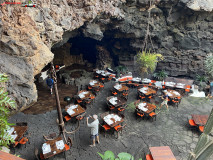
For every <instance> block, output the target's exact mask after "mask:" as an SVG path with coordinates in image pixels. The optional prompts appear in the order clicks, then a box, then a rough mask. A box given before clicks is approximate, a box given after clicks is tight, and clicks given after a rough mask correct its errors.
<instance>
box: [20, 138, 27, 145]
mask: <svg viewBox="0 0 213 160" xmlns="http://www.w3.org/2000/svg"><path fill="white" fill-rule="evenodd" d="M27 142H28V138H27V137H23V138H22V139H21V140H20V141H19V143H20V144H26V143H27Z"/></svg>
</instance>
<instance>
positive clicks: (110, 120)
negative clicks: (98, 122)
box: [103, 113, 124, 127]
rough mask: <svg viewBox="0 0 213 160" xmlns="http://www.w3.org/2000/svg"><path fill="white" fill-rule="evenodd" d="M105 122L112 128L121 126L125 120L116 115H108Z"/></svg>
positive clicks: (104, 118)
mask: <svg viewBox="0 0 213 160" xmlns="http://www.w3.org/2000/svg"><path fill="white" fill-rule="evenodd" d="M103 121H104V122H105V123H106V124H108V125H109V126H110V127H115V126H117V125H119V124H121V123H122V122H123V121H124V118H123V117H121V116H119V115H118V114H116V113H111V114H106V115H105V116H104V117H103Z"/></svg>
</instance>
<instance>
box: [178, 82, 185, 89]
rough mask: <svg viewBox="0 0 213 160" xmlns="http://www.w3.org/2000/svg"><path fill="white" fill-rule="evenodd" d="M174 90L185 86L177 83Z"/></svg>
mask: <svg viewBox="0 0 213 160" xmlns="http://www.w3.org/2000/svg"><path fill="white" fill-rule="evenodd" d="M176 88H185V84H183V83H177V85H176Z"/></svg>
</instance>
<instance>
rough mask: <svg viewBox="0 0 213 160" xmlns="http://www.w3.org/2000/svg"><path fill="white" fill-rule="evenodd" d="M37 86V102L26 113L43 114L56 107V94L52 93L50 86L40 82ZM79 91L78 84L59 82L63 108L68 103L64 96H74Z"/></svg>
mask: <svg viewBox="0 0 213 160" xmlns="http://www.w3.org/2000/svg"><path fill="white" fill-rule="evenodd" d="M36 87H37V90H38V100H37V102H36V103H35V104H33V105H32V106H31V107H30V108H28V109H26V110H24V111H23V112H24V113H25V114H41V113H45V112H48V111H51V110H53V109H56V100H55V94H50V90H49V88H48V87H47V86H43V85H42V84H40V83H37V84H36ZM77 91H78V88H77V87H76V86H71V85H66V84H63V83H60V82H59V83H58V93H59V95H60V96H59V98H60V102H61V106H62V108H64V106H66V104H67V103H66V102H64V97H65V96H70V97H73V95H75V94H76V93H77Z"/></svg>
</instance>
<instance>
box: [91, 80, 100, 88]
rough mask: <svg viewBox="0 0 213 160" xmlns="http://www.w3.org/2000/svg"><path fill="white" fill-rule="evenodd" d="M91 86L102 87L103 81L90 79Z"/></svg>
mask: <svg viewBox="0 0 213 160" xmlns="http://www.w3.org/2000/svg"><path fill="white" fill-rule="evenodd" d="M89 86H91V87H92V88H100V87H101V86H103V83H101V82H99V81H98V80H90V82H89Z"/></svg>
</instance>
